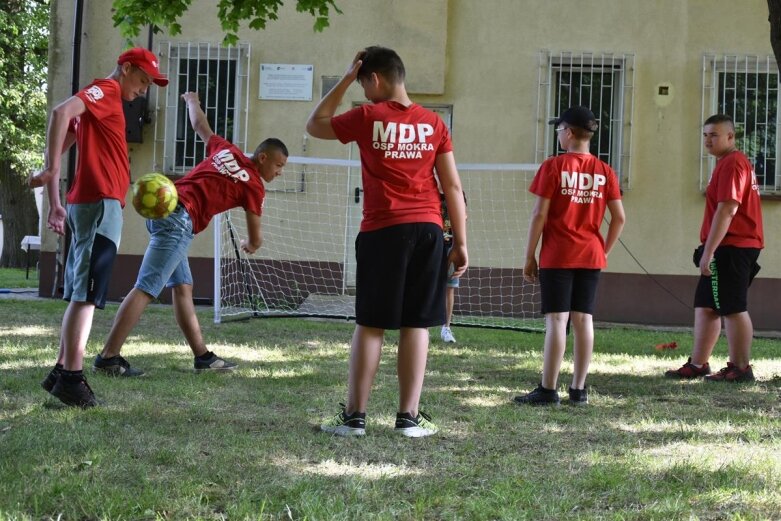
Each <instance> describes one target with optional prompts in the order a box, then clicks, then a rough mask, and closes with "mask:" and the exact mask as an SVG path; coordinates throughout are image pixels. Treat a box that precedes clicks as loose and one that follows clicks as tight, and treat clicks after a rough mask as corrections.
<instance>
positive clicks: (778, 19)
mask: <svg viewBox="0 0 781 521" xmlns="http://www.w3.org/2000/svg"><path fill="white" fill-rule="evenodd" d="M767 7H768V10H769V11H770V16H769V17H768V21H769V22H770V45H771V46H772V47H773V54H775V56H776V63H777V64H778V68H779V70H781V0H767Z"/></svg>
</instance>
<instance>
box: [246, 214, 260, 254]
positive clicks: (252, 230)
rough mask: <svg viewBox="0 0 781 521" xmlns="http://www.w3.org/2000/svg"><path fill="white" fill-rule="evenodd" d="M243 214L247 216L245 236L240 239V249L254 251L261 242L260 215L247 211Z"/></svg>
mask: <svg viewBox="0 0 781 521" xmlns="http://www.w3.org/2000/svg"><path fill="white" fill-rule="evenodd" d="M244 214H245V215H246V217H247V238H246V239H242V240H241V249H242V250H244V251H245V252H247V253H255V252H256V251H258V249H259V248H260V245H261V244H263V231H262V229H261V226H260V215H258V214H255V213H252V212H247V211H245V212H244Z"/></svg>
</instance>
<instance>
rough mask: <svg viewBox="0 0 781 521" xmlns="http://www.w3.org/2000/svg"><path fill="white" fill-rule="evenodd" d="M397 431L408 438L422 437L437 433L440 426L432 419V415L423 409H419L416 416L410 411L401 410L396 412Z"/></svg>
mask: <svg viewBox="0 0 781 521" xmlns="http://www.w3.org/2000/svg"><path fill="white" fill-rule="evenodd" d="M395 431H396V432H398V433H399V434H401V435H402V436H406V437H408V438H422V437H424V436H431V435H432V434H436V433H437V432H439V427H437V426H436V425H435V424H434V423H433V422H432V421H431V416H429V415H428V414H426V413H424V412H423V411H418V415H417V416H415V417H414V418H413V417H412V415H411V414H410V413H408V412H400V413H396V428H395Z"/></svg>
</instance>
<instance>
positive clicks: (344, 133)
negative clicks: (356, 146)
mask: <svg viewBox="0 0 781 521" xmlns="http://www.w3.org/2000/svg"><path fill="white" fill-rule="evenodd" d="M364 114H365V112H364V107H355V108H354V109H352V110H348V111H347V112H345V113H344V114H340V115H338V116H334V117H333V118H331V128H333V129H334V134H336V138H337V139H338V140H339V141H341V142H342V143H350V142H352V141H358V138H359V137H360V135H361V131H362V127H363V122H364V119H365V118H364Z"/></svg>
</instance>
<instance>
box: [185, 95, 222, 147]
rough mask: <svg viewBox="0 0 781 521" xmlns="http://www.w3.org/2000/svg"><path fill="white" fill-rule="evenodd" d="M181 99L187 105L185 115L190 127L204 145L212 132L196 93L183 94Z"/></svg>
mask: <svg viewBox="0 0 781 521" xmlns="http://www.w3.org/2000/svg"><path fill="white" fill-rule="evenodd" d="M182 99H183V100H184V103H185V104H186V105H187V115H188V116H189V117H190V125H192V127H193V130H194V131H195V133H196V134H198V137H200V138H201V140H203V142H204V143H208V142H209V138H210V137H212V136H213V135H214V132H213V131H212V129H211V127H210V126H209V121H208V120H207V119H206V114H204V112H203V109H202V108H201V100H200V99H199V98H198V93H197V92H185V93H184V94H182Z"/></svg>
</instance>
